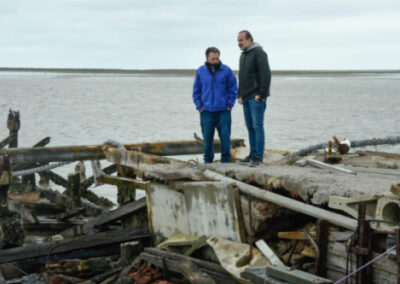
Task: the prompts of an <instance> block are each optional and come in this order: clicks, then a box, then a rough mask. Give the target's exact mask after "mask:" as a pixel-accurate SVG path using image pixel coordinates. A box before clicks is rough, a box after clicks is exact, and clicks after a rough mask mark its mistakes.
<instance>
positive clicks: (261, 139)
mask: <svg viewBox="0 0 400 284" xmlns="http://www.w3.org/2000/svg"><path fill="white" fill-rule="evenodd" d="M266 108H267V102H266V101H261V102H257V101H256V100H255V99H254V98H251V99H249V100H247V101H244V102H243V112H244V119H245V121H246V126H247V130H248V132H249V142H250V156H252V157H257V158H260V159H262V158H263V156H264V147H265V134H264V113H265V109H266Z"/></svg>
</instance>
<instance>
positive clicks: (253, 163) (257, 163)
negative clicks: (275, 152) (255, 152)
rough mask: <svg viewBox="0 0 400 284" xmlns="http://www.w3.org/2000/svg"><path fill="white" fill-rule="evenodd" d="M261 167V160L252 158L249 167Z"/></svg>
mask: <svg viewBox="0 0 400 284" xmlns="http://www.w3.org/2000/svg"><path fill="white" fill-rule="evenodd" d="M260 165H262V159H261V158H258V157H252V159H251V163H250V167H257V166H260Z"/></svg>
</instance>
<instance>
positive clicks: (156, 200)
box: [146, 182, 244, 241]
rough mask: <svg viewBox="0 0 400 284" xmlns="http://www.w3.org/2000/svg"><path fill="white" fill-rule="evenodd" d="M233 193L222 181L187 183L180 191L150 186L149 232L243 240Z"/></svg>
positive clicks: (154, 185)
mask: <svg viewBox="0 0 400 284" xmlns="http://www.w3.org/2000/svg"><path fill="white" fill-rule="evenodd" d="M236 190H237V189H236V188H235V187H234V186H232V185H231V184H229V183H224V182H188V183H184V184H183V185H182V191H178V190H175V189H173V188H171V187H168V186H166V185H161V184H155V183H152V184H151V185H150V187H149V189H148V190H147V191H146V196H147V208H148V214H149V222H150V228H151V231H152V232H153V233H155V234H156V235H157V236H159V237H161V238H169V237H171V236H174V235H177V234H185V235H198V236H201V235H206V236H212V235H216V236H219V237H221V238H225V239H230V240H234V241H242V236H243V232H242V230H244V228H243V227H242V226H239V223H238V218H239V217H238V208H237V204H238V203H237V202H236V200H235V198H237V195H236V194H235V191H236Z"/></svg>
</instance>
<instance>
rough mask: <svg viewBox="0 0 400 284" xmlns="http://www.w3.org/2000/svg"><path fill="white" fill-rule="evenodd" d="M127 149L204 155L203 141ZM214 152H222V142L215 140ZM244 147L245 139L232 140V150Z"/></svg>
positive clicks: (138, 146) (163, 154)
mask: <svg viewBox="0 0 400 284" xmlns="http://www.w3.org/2000/svg"><path fill="white" fill-rule="evenodd" d="M124 146H125V148H126V149H128V150H132V151H141V152H144V153H149V154H154V155H159V156H178V155H192V154H201V153H203V141H199V140H193V141H168V142H154V143H135V144H125V145H124ZM213 146H214V152H216V153H219V152H221V142H220V140H214V144H213ZM240 146H244V140H243V139H231V148H236V147H240Z"/></svg>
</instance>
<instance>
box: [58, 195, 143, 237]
mask: <svg viewBox="0 0 400 284" xmlns="http://www.w3.org/2000/svg"><path fill="white" fill-rule="evenodd" d="M145 207H146V198H144V197H143V198H141V199H139V200H137V201H133V202H130V203H128V204H126V205H124V206H121V207H119V208H118V209H115V210H113V211H111V212H107V213H104V214H102V215H100V216H98V217H95V218H93V219H91V220H89V221H88V222H87V223H85V224H83V225H78V226H76V227H73V228H70V229H67V230H65V231H63V232H61V233H60V235H62V236H63V237H64V238H68V237H72V236H77V235H85V234H87V233H89V232H91V231H92V230H93V229H95V228H96V227H99V226H102V225H105V224H107V223H110V222H112V221H115V220H118V219H121V218H122V217H124V216H126V215H129V214H132V213H134V212H136V211H137V210H140V209H142V208H145Z"/></svg>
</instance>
